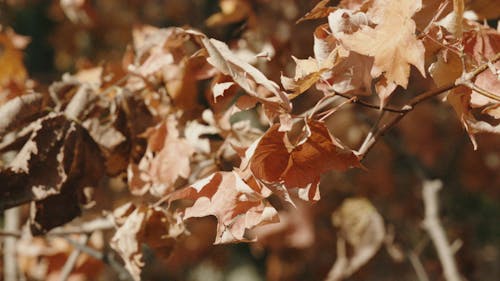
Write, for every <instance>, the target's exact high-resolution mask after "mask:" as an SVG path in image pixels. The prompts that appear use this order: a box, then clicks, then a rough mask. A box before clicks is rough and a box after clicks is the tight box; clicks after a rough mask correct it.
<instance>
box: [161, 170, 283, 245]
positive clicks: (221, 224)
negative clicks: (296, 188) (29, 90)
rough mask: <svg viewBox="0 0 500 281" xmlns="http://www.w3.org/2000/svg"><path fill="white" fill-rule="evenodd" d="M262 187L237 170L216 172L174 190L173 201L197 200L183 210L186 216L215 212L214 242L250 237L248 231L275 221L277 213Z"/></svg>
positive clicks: (170, 198)
mask: <svg viewBox="0 0 500 281" xmlns="http://www.w3.org/2000/svg"><path fill="white" fill-rule="evenodd" d="M265 195H267V194H266V193H265V192H263V190H259V189H256V188H255V187H254V188H253V187H251V186H250V185H248V184H247V183H246V182H245V181H243V179H242V178H241V177H240V176H239V175H238V174H237V173H236V172H234V171H233V172H216V173H214V174H212V175H210V176H209V177H207V178H204V179H202V180H199V181H197V182H195V183H194V184H192V185H191V186H189V187H186V188H184V189H180V190H178V191H175V192H174V193H172V194H171V196H170V197H169V200H170V201H174V200H179V199H191V200H195V202H194V204H193V205H192V206H191V207H188V208H186V209H185V210H184V216H183V219H189V218H194V217H206V216H215V217H216V218H217V221H218V225H217V236H216V238H215V244H223V243H234V242H242V241H251V240H252V239H251V238H250V237H248V235H247V231H248V230H249V229H252V228H254V227H256V226H259V225H263V224H267V223H272V222H276V221H277V220H278V216H277V215H278V213H277V211H276V210H275V209H274V207H272V206H271V204H270V203H269V202H267V201H266V200H265Z"/></svg>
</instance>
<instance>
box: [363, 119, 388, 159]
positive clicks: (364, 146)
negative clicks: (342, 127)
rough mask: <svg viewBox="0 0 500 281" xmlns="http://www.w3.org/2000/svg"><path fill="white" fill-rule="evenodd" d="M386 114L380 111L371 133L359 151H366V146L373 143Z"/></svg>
mask: <svg viewBox="0 0 500 281" xmlns="http://www.w3.org/2000/svg"><path fill="white" fill-rule="evenodd" d="M384 113H385V111H380V113H379V115H378V117H377V120H376V121H375V123H374V124H373V125H372V128H371V129H370V132H368V134H367V135H366V137H365V140H364V141H363V143H362V144H361V146H360V148H359V151H364V150H365V149H366V146H368V145H369V144H371V143H372V141H373V140H372V139H373V137H374V134H376V133H377V131H378V126H379V124H380V122H381V121H382V118H383V117H384Z"/></svg>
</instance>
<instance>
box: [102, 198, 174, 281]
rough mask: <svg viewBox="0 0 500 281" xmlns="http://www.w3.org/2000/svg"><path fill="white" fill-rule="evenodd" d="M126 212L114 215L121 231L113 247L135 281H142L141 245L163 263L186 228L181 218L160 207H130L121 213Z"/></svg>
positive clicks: (116, 235)
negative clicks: (145, 246) (148, 248)
mask: <svg viewBox="0 0 500 281" xmlns="http://www.w3.org/2000/svg"><path fill="white" fill-rule="evenodd" d="M123 209H127V212H125V213H123V212H121V213H119V214H115V217H116V219H117V221H118V222H119V227H118V229H117V230H116V233H115V235H114V236H113V238H111V243H110V245H111V247H112V248H113V249H114V250H115V251H117V252H118V254H120V256H121V257H122V259H123V260H124V262H125V268H126V269H127V270H128V271H129V272H130V274H131V275H132V277H133V278H134V280H136V281H139V280H141V271H142V267H143V266H144V260H143V253H142V245H143V244H146V245H148V246H149V247H150V248H151V249H152V250H153V252H155V253H156V254H157V256H158V257H159V258H160V260H163V261H164V260H166V259H167V258H168V256H169V255H170V253H171V251H172V250H173V247H174V246H175V242H176V238H177V237H179V236H180V235H181V234H182V233H184V225H183V224H182V222H181V221H180V220H179V217H178V216H176V215H174V214H171V213H168V212H166V211H164V210H162V209H160V208H157V207H150V206H146V205H140V206H133V205H131V203H127V204H126V205H125V206H122V207H120V208H119V211H122V210H123Z"/></svg>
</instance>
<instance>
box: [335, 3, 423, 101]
mask: <svg viewBox="0 0 500 281" xmlns="http://www.w3.org/2000/svg"><path fill="white" fill-rule="evenodd" d="M420 7H421V1H413V0H404V1H395V0H377V1H374V3H373V6H372V8H371V9H370V10H369V15H370V16H371V17H370V19H371V20H372V21H373V22H375V23H376V24H377V26H375V28H372V27H370V26H367V25H364V26H361V28H360V30H358V31H357V32H355V33H353V34H344V35H342V36H340V40H341V42H342V44H343V46H345V48H347V49H348V50H350V51H354V52H357V53H360V54H363V55H367V56H371V57H374V62H373V68H372V70H371V75H372V77H374V78H376V77H378V76H380V75H381V74H383V75H384V76H385V77H386V78H387V82H388V83H389V84H391V83H394V84H397V85H400V86H402V87H403V88H406V87H407V85H408V77H409V75H410V64H411V65H414V66H415V67H416V68H417V69H418V70H419V71H420V73H421V74H422V75H423V76H425V70H424V53H425V48H424V45H423V43H422V42H421V41H420V40H418V39H417V38H416V36H415V22H414V21H413V20H412V19H411V17H412V15H413V14H414V13H415V12H416V11H418V10H419V9H420ZM386 99H387V94H386V95H385V96H383V97H381V103H382V104H384V103H385V100H386Z"/></svg>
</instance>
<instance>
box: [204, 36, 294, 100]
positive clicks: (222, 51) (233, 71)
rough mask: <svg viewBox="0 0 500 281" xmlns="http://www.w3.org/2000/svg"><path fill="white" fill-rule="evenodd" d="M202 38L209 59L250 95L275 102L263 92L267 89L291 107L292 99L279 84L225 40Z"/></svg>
mask: <svg viewBox="0 0 500 281" xmlns="http://www.w3.org/2000/svg"><path fill="white" fill-rule="evenodd" d="M201 40H202V43H203V46H204V47H205V49H206V50H207V52H208V54H209V57H208V58H207V61H208V62H209V63H210V64H211V65H213V66H214V67H215V68H217V70H219V71H220V72H222V73H223V74H225V75H229V76H231V77H232V79H233V80H234V82H235V83H236V84H238V85H239V86H240V87H241V88H242V89H243V90H245V91H246V92H247V93H248V94H249V95H251V96H253V97H256V98H258V99H259V100H261V101H263V102H275V101H273V100H272V99H270V98H268V97H266V95H264V94H263V93H262V91H267V92H269V93H272V94H273V95H274V96H275V97H277V98H278V101H279V102H280V103H281V104H282V105H283V106H284V107H285V108H290V101H289V100H288V98H287V97H286V95H285V94H284V93H283V92H282V91H281V90H280V88H279V86H278V85H277V84H276V83H275V82H273V81H271V80H269V79H268V78H267V77H266V76H265V75H264V74H263V73H262V72H260V70H258V69H257V68H255V67H254V66H252V65H250V64H249V63H247V62H245V61H243V60H242V59H240V58H239V57H237V56H236V55H235V54H234V53H233V52H232V51H231V50H230V49H229V47H228V46H227V45H226V44H225V43H224V42H221V41H218V40H215V39H209V38H206V37H202V39H201Z"/></svg>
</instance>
